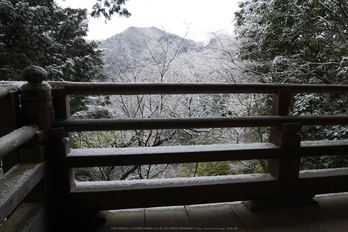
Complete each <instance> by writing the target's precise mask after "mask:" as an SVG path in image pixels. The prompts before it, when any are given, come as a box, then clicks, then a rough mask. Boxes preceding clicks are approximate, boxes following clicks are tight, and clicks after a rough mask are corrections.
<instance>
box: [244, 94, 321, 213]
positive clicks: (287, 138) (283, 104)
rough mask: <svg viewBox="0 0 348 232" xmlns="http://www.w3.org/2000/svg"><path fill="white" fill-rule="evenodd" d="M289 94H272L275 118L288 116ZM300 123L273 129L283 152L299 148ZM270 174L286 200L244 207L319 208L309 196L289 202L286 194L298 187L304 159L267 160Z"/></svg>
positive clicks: (253, 202)
mask: <svg viewBox="0 0 348 232" xmlns="http://www.w3.org/2000/svg"><path fill="white" fill-rule="evenodd" d="M289 106H290V90H289V89H280V90H279V91H278V92H277V93H275V94H273V105H272V107H273V108H272V115H273V116H287V115H289ZM301 129H302V124H301V123H284V124H282V125H281V126H279V127H272V128H271V135H270V142H271V143H273V144H275V145H277V146H279V147H281V148H285V149H286V148H294V147H300V143H301V138H300V136H299V132H300V130H301ZM267 161H268V172H269V173H270V174H271V175H272V176H274V177H275V178H276V179H278V182H279V186H278V187H279V188H280V189H282V191H284V198H282V199H273V200H264V201H254V200H252V201H244V202H243V203H244V205H245V206H246V207H247V208H248V209H249V210H251V211H254V210H262V209H267V208H277V207H289V206H296V205H307V204H316V203H317V202H316V201H314V200H313V199H312V197H313V195H311V194H310V193H309V194H308V195H306V196H301V197H300V198H299V197H298V196H293V198H289V196H288V194H286V192H287V191H288V190H290V189H292V188H293V187H294V186H296V184H297V183H298V178H299V171H300V161H301V157H299V156H296V154H294V156H285V157H283V158H277V159H268V160H267Z"/></svg>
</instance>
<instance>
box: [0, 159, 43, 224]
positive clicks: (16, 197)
mask: <svg viewBox="0 0 348 232" xmlns="http://www.w3.org/2000/svg"><path fill="white" fill-rule="evenodd" d="M45 174H46V162H43V163H40V164H17V165H16V166H14V167H13V168H12V169H11V170H10V171H8V172H7V173H5V174H4V175H3V176H1V177H0V186H1V188H0V221H2V220H3V219H5V218H6V217H7V216H8V215H10V213H11V212H12V211H13V210H14V209H16V207H17V206H18V205H19V203H20V202H21V201H22V200H23V199H24V198H25V196H26V195H28V193H29V192H30V191H31V190H32V189H33V188H34V187H35V186H36V184H37V183H38V182H39V181H40V180H41V179H42V178H43V177H44V176H45Z"/></svg>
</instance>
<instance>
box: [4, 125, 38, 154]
mask: <svg viewBox="0 0 348 232" xmlns="http://www.w3.org/2000/svg"><path fill="white" fill-rule="evenodd" d="M38 130H39V127H37V126H24V127H21V128H20V129H17V130H14V131H12V132H11V133H9V134H7V135H5V136H3V137H1V138H0V147H1V150H0V158H1V157H3V156H5V155H6V154H7V153H9V152H10V151H12V150H14V149H16V148H18V147H19V146H21V145H23V144H24V143H26V142H28V141H29V140H30V139H31V138H33V137H34V135H35V133H36V132H37V131H38Z"/></svg>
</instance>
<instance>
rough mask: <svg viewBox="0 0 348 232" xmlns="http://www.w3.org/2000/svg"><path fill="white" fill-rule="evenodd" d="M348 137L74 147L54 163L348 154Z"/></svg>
mask: <svg viewBox="0 0 348 232" xmlns="http://www.w3.org/2000/svg"><path fill="white" fill-rule="evenodd" d="M347 153H348V140H343V141H315V142H302V144H301V147H300V148H288V149H284V148H280V147H278V146H276V145H274V144H271V143H254V144H230V145H219V146H215V145H198V146H170V147H166V146H164V147H143V148H141V149H139V148H108V149H73V150H71V152H70V153H69V155H68V156H67V157H63V158H57V159H55V161H54V163H55V164H56V165H57V166H63V167H70V168H73V167H100V166H121V165H145V164H169V163H171V164H173V163H190V162H211V161H226V160H252V159H268V158H280V157H294V156H296V157H305V156H319V155H344V154H347Z"/></svg>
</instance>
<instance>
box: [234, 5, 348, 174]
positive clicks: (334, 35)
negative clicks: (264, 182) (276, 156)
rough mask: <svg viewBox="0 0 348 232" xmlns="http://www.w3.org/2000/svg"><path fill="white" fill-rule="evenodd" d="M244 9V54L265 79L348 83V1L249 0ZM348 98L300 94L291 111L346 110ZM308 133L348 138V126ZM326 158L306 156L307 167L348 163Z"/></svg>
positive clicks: (239, 20) (240, 29)
mask: <svg viewBox="0 0 348 232" xmlns="http://www.w3.org/2000/svg"><path fill="white" fill-rule="evenodd" d="M240 8H241V10H240V11H238V12H236V14H235V15H236V24H235V28H236V29H235V32H236V37H237V41H238V46H239V49H240V50H239V52H238V56H239V58H240V59H242V60H248V61H251V62H253V63H251V65H250V68H248V69H246V71H247V72H248V73H250V74H251V75H254V76H256V77H258V80H259V81H260V82H263V83H299V84H347V83H348V72H347V71H348V66H347V65H348V63H347V54H348V46H347V45H348V44H347V42H348V30H347V26H348V14H347V12H348V3H347V1H342V0H311V1H304V0H296V1H289V0H285V1H284V0H245V1H242V2H241V3H240ZM347 100H348V96H347V95H343V94H298V95H296V96H294V98H293V101H292V102H293V104H292V106H291V109H290V112H291V114H294V115H335V114H344V115H345V114H347V110H346V106H345V105H344V102H347ZM269 107H270V105H268V106H267V105H266V108H269ZM302 137H303V139H304V140H319V139H346V138H348V133H347V127H346V126H335V127H331V126H326V127H321V126H310V127H305V128H304V129H303V130H302ZM341 158H342V157H341ZM309 159H310V160H309ZM325 159H326V158H325ZM328 160H331V161H330V162H329V161H328ZM326 161H328V162H326V163H323V160H320V159H319V158H318V159H317V158H304V162H303V168H308V167H310V166H312V167H328V166H329V167H339V166H341V165H347V164H348V160H347V159H346V158H342V159H341V160H340V162H336V161H337V159H335V158H333V159H330V158H327V159H326ZM329 163H330V164H329Z"/></svg>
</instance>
